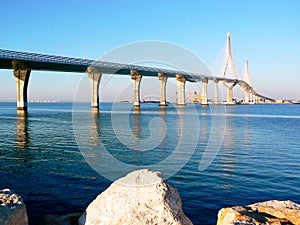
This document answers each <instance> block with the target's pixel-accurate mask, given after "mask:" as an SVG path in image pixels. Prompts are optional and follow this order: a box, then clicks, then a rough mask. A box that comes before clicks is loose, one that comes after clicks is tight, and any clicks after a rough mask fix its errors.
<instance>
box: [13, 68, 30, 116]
mask: <svg viewBox="0 0 300 225" xmlns="http://www.w3.org/2000/svg"><path fill="white" fill-rule="evenodd" d="M30 72H31V70H27V69H24V70H22V69H20V70H19V69H17V70H16V69H15V70H14V71H13V74H14V77H15V81H16V87H17V110H23V111H27V88H28V82H29V77H30Z"/></svg>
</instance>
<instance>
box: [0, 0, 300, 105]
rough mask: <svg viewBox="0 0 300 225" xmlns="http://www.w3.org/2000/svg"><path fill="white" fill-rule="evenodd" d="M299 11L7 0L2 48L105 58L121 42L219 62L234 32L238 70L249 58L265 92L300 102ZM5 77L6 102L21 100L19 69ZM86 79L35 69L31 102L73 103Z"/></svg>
mask: <svg viewBox="0 0 300 225" xmlns="http://www.w3.org/2000/svg"><path fill="white" fill-rule="evenodd" d="M299 12H300V2H299V1H297V0H295V1H255V0H249V1H200V0H195V1H188V0H185V1H174V0H173V1H171V0H170V1H161V0H160V1H158V0H151V1H140V0H136V1H135V0H131V1H130V0H129V1H125V0H124V1H113V0H112V1H108V0H107V1H104V0H98V1H96V0H60V1H57V0H51V1H37V0H36V1H33V0H26V1H24V0H19V1H15V0H10V1H2V2H1V13H0V27H1V33H0V34H1V35H0V48H3V49H10V50H18V51H26V50H28V51H30V52H38V53H47V54H48V53H49V54H58V53H60V54H61V55H65V56H72V57H83V56H86V57H87V58H91V59H97V58H99V57H101V56H102V55H103V54H104V53H106V52H109V51H110V50H112V49H114V48H116V47H118V46H120V45H124V44H127V43H131V42H135V41H143V40H161V41H167V42H171V43H175V44H178V45H180V46H182V47H184V48H187V49H189V50H191V51H193V52H194V53H195V54H197V55H198V56H199V57H200V58H201V59H202V60H203V61H204V62H205V63H206V64H207V65H211V64H212V63H213V62H214V61H215V60H216V57H217V55H218V54H220V51H221V50H222V48H223V50H224V44H225V42H226V33H227V32H228V31H229V32H231V39H232V48H233V54H234V57H235V60H236V62H237V63H238V67H239V68H240V70H241V71H243V67H244V59H245V57H248V58H249V66H250V68H249V69H250V73H251V76H252V77H251V78H252V83H253V85H254V87H255V89H256V90H257V91H258V92H260V93H262V94H265V95H268V96H271V97H274V98H285V99H300V91H299V90H300V89H299V84H300V13H299ZM0 75H1V79H0V100H14V99H15V95H16V94H15V84H14V79H13V76H12V73H11V71H7V70H2V71H1V72H0ZM240 76H241V74H240ZM80 78H81V76H80V75H78V74H64V73H50V72H32V75H31V79H30V87H29V99H33V100H37V99H59V100H72V98H73V95H74V92H75V90H76V87H77V85H78V82H79V81H80ZM128 82H129V83H130V82H131V81H130V79H129V77H128Z"/></svg>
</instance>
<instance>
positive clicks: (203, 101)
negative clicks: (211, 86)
mask: <svg viewBox="0 0 300 225" xmlns="http://www.w3.org/2000/svg"><path fill="white" fill-rule="evenodd" d="M207 83H208V80H207V78H205V79H202V93H201V94H202V96H201V97H202V98H201V105H208V102H207Z"/></svg>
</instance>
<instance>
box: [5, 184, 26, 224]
mask: <svg viewBox="0 0 300 225" xmlns="http://www.w3.org/2000/svg"><path fill="white" fill-rule="evenodd" d="M0 224H1V225H28V217H27V212H26V206H25V204H24V202H23V200H22V198H21V196H19V195H18V194H15V193H12V192H11V190H10V189H3V190H0Z"/></svg>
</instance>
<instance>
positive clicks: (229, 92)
mask: <svg viewBox="0 0 300 225" xmlns="http://www.w3.org/2000/svg"><path fill="white" fill-rule="evenodd" d="M229 64H230V68H231V70H232V72H233V76H234V79H235V80H236V81H235V82H233V84H232V85H228V84H227V83H228V81H225V80H224V81H223V85H224V86H225V87H226V104H234V103H233V91H232V89H233V87H234V86H235V85H236V84H237V83H238V77H237V72H236V69H235V66H234V63H233V57H232V53H231V42H230V33H229V32H228V33H227V46H226V59H225V65H224V69H223V73H222V77H223V78H225V74H226V71H227V70H228V68H229ZM226 82H227V83H226ZM231 83H232V82H231Z"/></svg>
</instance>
